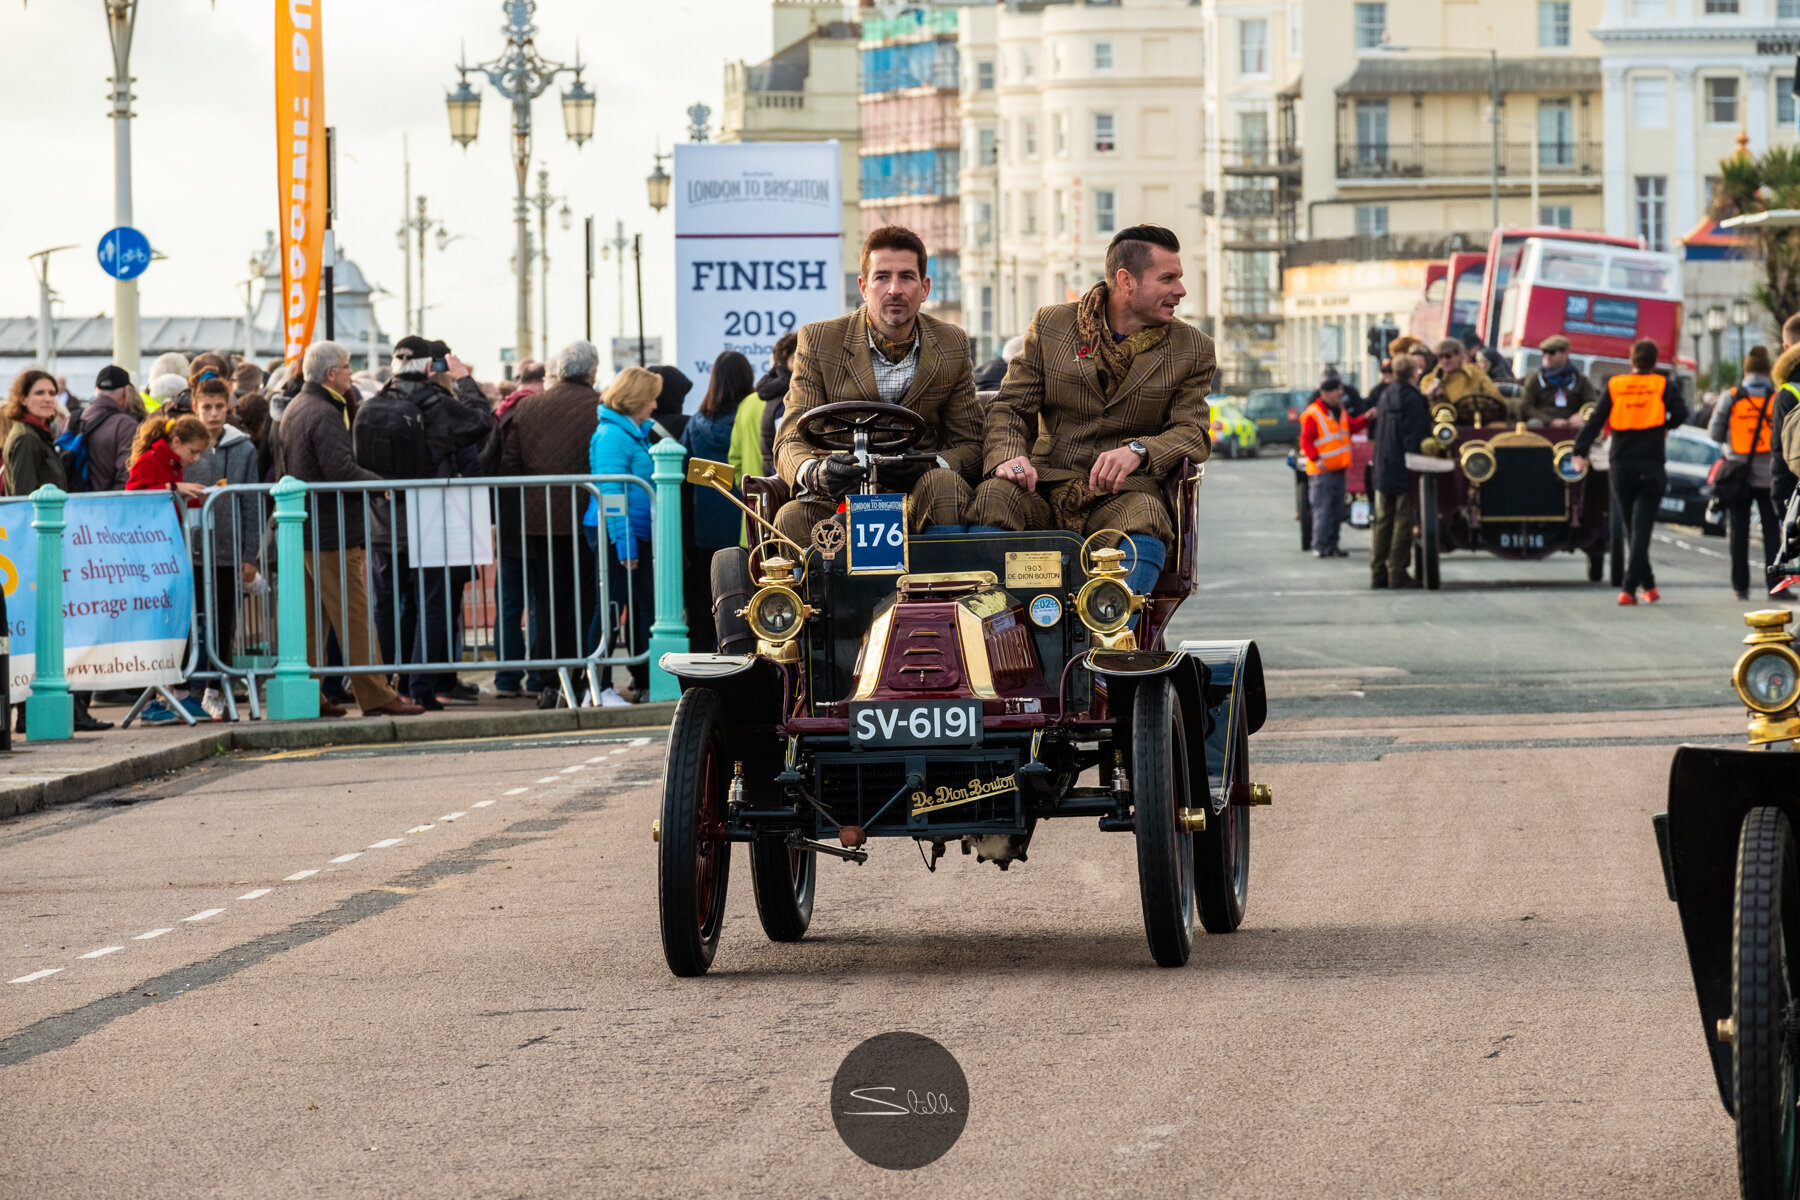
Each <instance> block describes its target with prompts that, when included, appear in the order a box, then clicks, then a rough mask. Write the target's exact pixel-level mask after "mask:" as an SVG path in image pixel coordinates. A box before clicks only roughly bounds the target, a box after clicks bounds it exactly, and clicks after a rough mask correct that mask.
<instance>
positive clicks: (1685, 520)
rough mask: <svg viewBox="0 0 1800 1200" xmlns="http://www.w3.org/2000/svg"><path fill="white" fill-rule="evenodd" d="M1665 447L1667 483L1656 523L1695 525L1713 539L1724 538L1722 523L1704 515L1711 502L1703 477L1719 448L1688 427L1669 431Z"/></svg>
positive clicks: (1703, 433) (1709, 491) (1702, 432)
mask: <svg viewBox="0 0 1800 1200" xmlns="http://www.w3.org/2000/svg"><path fill="white" fill-rule="evenodd" d="M1666 446H1667V451H1666V452H1667V456H1668V466H1667V471H1668V480H1669V482H1668V485H1667V487H1665V488H1664V490H1663V498H1662V506H1661V508H1660V509H1659V510H1658V511H1657V514H1656V519H1657V520H1659V521H1668V522H1670V523H1671V524H1674V525H1698V526H1699V527H1700V528H1701V530H1703V531H1704V532H1706V533H1710V534H1712V535H1713V536H1714V537H1722V536H1724V533H1725V522H1724V519H1723V518H1722V517H1721V518H1719V519H1716V520H1713V521H1708V520H1707V514H1706V506H1707V504H1708V502H1710V501H1711V500H1712V487H1711V485H1709V484H1708V483H1707V482H1706V475H1707V472H1709V471H1710V470H1712V465H1713V463H1715V462H1717V461H1718V459H1719V455H1720V454H1721V453H1722V447H1720V445H1719V444H1718V443H1717V442H1715V441H1713V440H1712V439H1711V438H1709V437H1707V436H1706V433H1705V432H1704V431H1703V430H1699V429H1695V428H1693V427H1691V426H1688V425H1682V426H1678V427H1677V428H1675V429H1671V430H1669V440H1668V442H1667V443H1666Z"/></svg>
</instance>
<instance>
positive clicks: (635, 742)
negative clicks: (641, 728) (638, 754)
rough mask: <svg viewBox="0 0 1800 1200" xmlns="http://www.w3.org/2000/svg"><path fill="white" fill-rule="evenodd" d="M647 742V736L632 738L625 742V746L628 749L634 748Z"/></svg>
mask: <svg viewBox="0 0 1800 1200" xmlns="http://www.w3.org/2000/svg"><path fill="white" fill-rule="evenodd" d="M649 744H650V739H649V738H632V739H631V740H630V741H629V742H627V743H625V745H626V748H627V749H630V750H636V749H637V748H638V747H639V746H648V745H649Z"/></svg>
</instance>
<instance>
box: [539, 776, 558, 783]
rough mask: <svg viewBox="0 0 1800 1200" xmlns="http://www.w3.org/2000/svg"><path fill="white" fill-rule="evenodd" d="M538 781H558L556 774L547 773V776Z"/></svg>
mask: <svg viewBox="0 0 1800 1200" xmlns="http://www.w3.org/2000/svg"><path fill="white" fill-rule="evenodd" d="M538 782H539V783H555V782H556V776H554V775H546V776H544V777H543V778H542V779H540V780H538Z"/></svg>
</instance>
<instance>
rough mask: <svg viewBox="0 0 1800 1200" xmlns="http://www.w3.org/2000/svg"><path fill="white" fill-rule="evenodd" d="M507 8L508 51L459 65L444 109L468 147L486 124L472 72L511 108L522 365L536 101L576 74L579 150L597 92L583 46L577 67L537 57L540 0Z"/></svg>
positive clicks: (569, 111)
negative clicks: (584, 75)
mask: <svg viewBox="0 0 1800 1200" xmlns="http://www.w3.org/2000/svg"><path fill="white" fill-rule="evenodd" d="M502 7H503V8H504V10H505V12H506V18H507V23H506V25H505V27H504V28H503V29H502V30H501V32H502V33H504V34H505V35H506V50H505V51H504V52H503V53H502V54H501V55H500V56H499V57H498V58H495V59H494V60H492V61H491V62H485V63H480V64H477V65H475V66H470V65H468V64H467V63H461V64H458V66H457V68H456V69H457V71H458V72H460V74H461V82H460V83H459V84H458V85H457V88H456V90H455V91H453V92H451V93H450V94H449V95H448V96H447V97H446V98H445V101H444V106H445V109H446V110H447V111H448V113H449V116H450V137H451V138H452V139H453V140H454V141H456V142H457V144H459V145H461V146H463V147H464V148H467V147H468V145H469V143H470V142H473V141H474V140H475V137H476V134H477V132H478V130H479V128H480V123H481V94H480V93H479V92H477V91H476V90H475V89H474V88H473V87H472V86H470V84H469V73H470V72H471V71H473V72H475V73H477V74H480V75H485V76H486V77H487V80H488V82H489V83H491V84H492V85H493V87H494V90H495V91H496V92H498V93H499V95H500V98H501V99H503V100H506V101H509V102H510V103H511V104H512V110H513V127H512V134H513V172H514V174H515V176H516V177H517V181H518V191H517V193H516V195H515V196H514V199H513V223H514V225H515V227H516V228H515V233H516V235H517V238H516V240H517V250H516V251H515V254H516V255H517V259H516V261H517V262H518V264H519V270H518V274H519V296H518V329H517V332H516V334H515V336H514V339H513V343H514V353H515V354H516V355H517V356H518V359H519V361H521V362H523V361H524V360H525V359H527V358H529V357H530V356H531V248H530V246H529V245H528V240H529V238H530V236H531V232H530V224H529V216H530V211H531V202H530V200H529V199H528V198H527V196H526V191H525V188H526V182H527V179H528V177H529V175H530V171H531V103H532V101H534V100H536V99H537V98H538V97H539V96H541V95H543V94H544V93H545V92H546V91H548V90H549V89H550V85H551V84H553V83H555V82H556V77H557V76H558V75H562V74H565V73H566V74H571V75H573V76H574V77H575V78H574V82H573V84H572V86H571V87H570V88H569V90H568V91H566V92H564V93H563V96H562V110H563V129H564V131H565V132H566V133H567V134H568V136H569V140H570V141H572V142H574V143H575V144H576V145H577V146H580V145H583V144H585V143H586V142H587V140H588V139H589V138H591V137H592V136H593V135H594V94H593V93H592V92H590V91H589V90H588V89H587V86H586V85H585V84H583V83H582V82H581V71H582V66H581V60H580V49H579V48H577V50H576V61H575V65H574V66H564V65H563V64H561V63H557V62H551V61H549V60H547V59H545V58H543V57H542V56H540V55H539V54H538V52H537V45H536V40H535V39H536V37H537V27H536V26H535V25H533V24H532V23H531V20H532V17H533V15H534V14H535V13H536V12H537V0H505V3H504V4H503V5H502Z"/></svg>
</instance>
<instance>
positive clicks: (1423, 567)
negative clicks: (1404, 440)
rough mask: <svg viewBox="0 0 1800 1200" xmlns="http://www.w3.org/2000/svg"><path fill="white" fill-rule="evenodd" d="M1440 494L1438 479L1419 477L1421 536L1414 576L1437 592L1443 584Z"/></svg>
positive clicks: (1430, 589)
mask: <svg viewBox="0 0 1800 1200" xmlns="http://www.w3.org/2000/svg"><path fill="white" fill-rule="evenodd" d="M1437 502H1438V494H1437V481H1436V480H1434V479H1433V478H1432V477H1431V476H1429V475H1423V476H1421V477H1420V478H1419V538H1418V541H1417V542H1416V543H1415V544H1414V547H1413V571H1414V574H1413V578H1415V579H1417V580H1418V581H1419V586H1420V587H1422V588H1425V589H1426V590H1427V591H1432V592H1435V591H1437V590H1438V588H1440V587H1442V586H1443V580H1442V578H1441V577H1440V576H1439V574H1438V553H1439V547H1438V503H1437Z"/></svg>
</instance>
